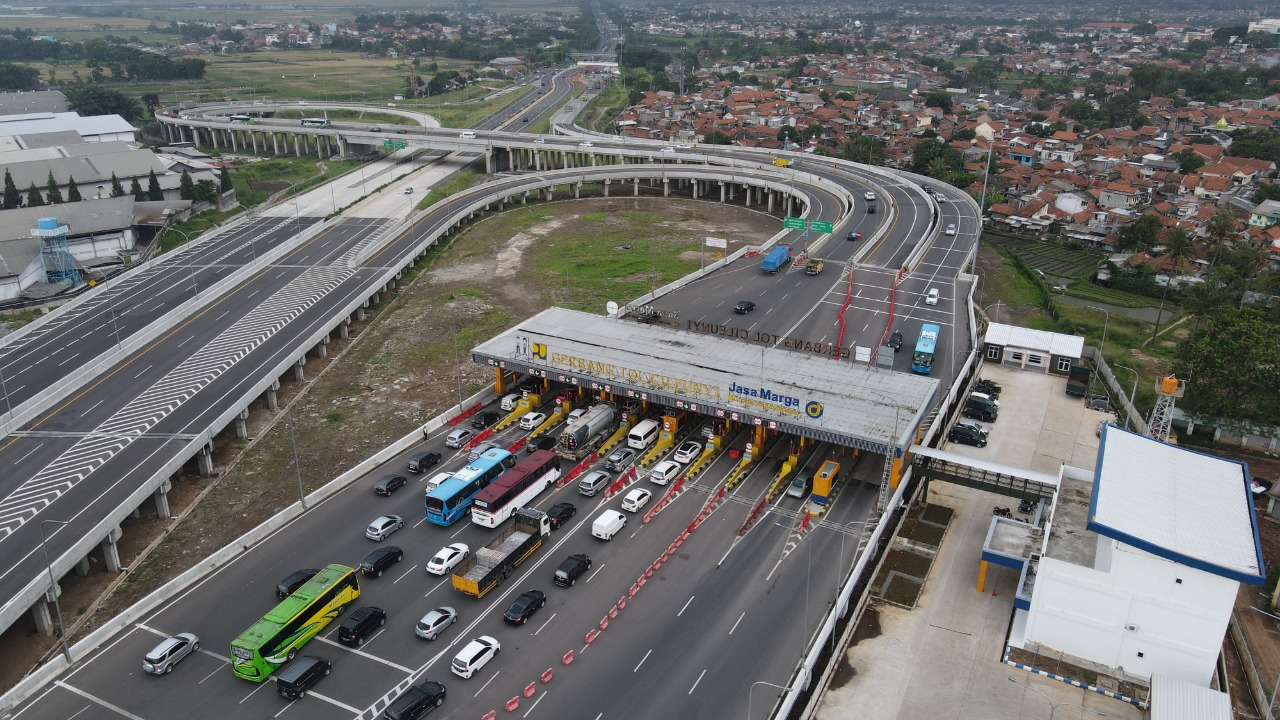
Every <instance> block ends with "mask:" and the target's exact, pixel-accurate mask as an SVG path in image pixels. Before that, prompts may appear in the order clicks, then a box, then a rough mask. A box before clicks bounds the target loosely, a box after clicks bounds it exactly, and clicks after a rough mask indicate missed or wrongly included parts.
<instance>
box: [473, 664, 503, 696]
mask: <svg viewBox="0 0 1280 720" xmlns="http://www.w3.org/2000/svg"><path fill="white" fill-rule="evenodd" d="M500 674H502V671H501V670H499V671H498V672H496V673H494V674H493V677H491V678H489V679H488V680H486V681H485V683H484V684H483V685H481V686H480V689H479V690H477V691H476V694H475V695H472V696H471V697H480V693H482V692H484V689H485V688H487V687H489V683H491V682H493V681H494V680H496V679H497V678H498V675H500Z"/></svg>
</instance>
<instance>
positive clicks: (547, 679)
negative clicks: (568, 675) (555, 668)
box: [541, 668, 552, 685]
mask: <svg viewBox="0 0 1280 720" xmlns="http://www.w3.org/2000/svg"><path fill="white" fill-rule="evenodd" d="M551 677H552V674H551V668H547V670H546V672H544V673H542V678H541V680H542V684H543V685H546V684H547V683H549V682H551Z"/></svg>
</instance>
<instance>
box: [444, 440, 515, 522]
mask: <svg viewBox="0 0 1280 720" xmlns="http://www.w3.org/2000/svg"><path fill="white" fill-rule="evenodd" d="M515 464H516V458H515V456H514V455H512V454H511V453H509V452H507V451H506V450H503V449H502V448H493V449H492V450H486V451H485V452H484V454H483V455H481V456H480V457H478V458H476V459H475V460H472V461H471V464H470V465H467V466H466V467H464V468H462V469H461V470H459V471H457V472H455V473H454V474H453V477H451V478H449V479H448V480H445V481H444V482H442V483H440V486H439V487H437V488H436V489H435V490H432V491H431V492H429V493H427V498H426V506H427V521H428V522H432V523H435V524H436V525H445V526H448V525H452V524H454V523H455V522H457V521H458V518H460V517H462V516H463V515H464V514H466V512H467V511H468V510H470V509H471V499H472V498H474V497H475V496H476V493H478V492H480V491H481V490H483V489H485V488H486V487H488V486H489V483H491V482H493V481H494V480H496V479H497V477H498V476H499V475H501V474H502V472H503V471H504V470H506V469H508V468H511V467H515Z"/></svg>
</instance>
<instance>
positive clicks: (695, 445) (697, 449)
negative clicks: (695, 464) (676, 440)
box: [671, 440, 702, 463]
mask: <svg viewBox="0 0 1280 720" xmlns="http://www.w3.org/2000/svg"><path fill="white" fill-rule="evenodd" d="M701 454H702V443H700V442H698V441H697V440H686V441H684V442H682V443H680V447H678V448H676V452H675V455H672V456H671V459H672V460H675V461H676V462H678V463H687V462H692V461H693V459H694V458H696V457H698V456H699V455H701Z"/></svg>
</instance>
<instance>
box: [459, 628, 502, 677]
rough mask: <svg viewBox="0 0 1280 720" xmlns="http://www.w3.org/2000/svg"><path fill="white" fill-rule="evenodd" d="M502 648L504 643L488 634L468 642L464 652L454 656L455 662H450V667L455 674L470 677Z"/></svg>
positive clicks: (463, 649)
mask: <svg viewBox="0 0 1280 720" xmlns="http://www.w3.org/2000/svg"><path fill="white" fill-rule="evenodd" d="M500 650H502V645H501V644H500V643H499V642H498V641H497V639H496V638H493V637H490V636H488V635H481V636H480V637H478V638H476V639H475V640H472V641H471V642H469V643H467V646H466V647H464V648H462V652H460V653H458V654H457V655H454V656H453V662H451V663H449V669H450V670H452V671H453V674H454V675H457V676H458V677H461V678H470V677H471V676H472V675H475V674H476V673H477V672H479V671H480V668H482V667H484V666H485V665H486V664H488V662H489V661H490V660H492V659H493V658H494V656H496V655H497V654H498V651H500Z"/></svg>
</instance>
